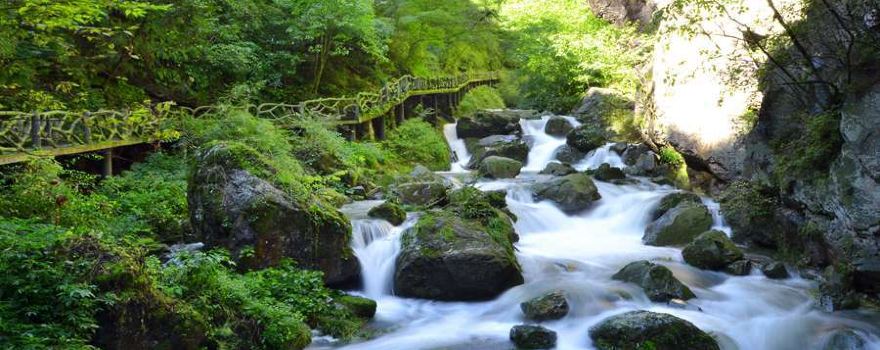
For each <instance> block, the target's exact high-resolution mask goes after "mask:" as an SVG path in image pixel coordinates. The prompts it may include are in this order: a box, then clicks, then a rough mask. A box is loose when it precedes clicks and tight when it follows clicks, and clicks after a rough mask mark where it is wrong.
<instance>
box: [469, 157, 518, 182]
mask: <svg viewBox="0 0 880 350" xmlns="http://www.w3.org/2000/svg"><path fill="white" fill-rule="evenodd" d="M522 167H523V163H522V162H520V161H517V160H513V159H510V158H505V157H498V156H490V157H486V158H485V159H483V161H482V162H480V170H479V174H480V176H484V177H488V178H492V179H511V178H514V177H516V176H517V175H519V172H520V170H521V169H522Z"/></svg>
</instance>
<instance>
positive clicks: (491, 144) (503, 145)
mask: <svg viewBox="0 0 880 350" xmlns="http://www.w3.org/2000/svg"><path fill="white" fill-rule="evenodd" d="M468 150H469V151H470V152H471V160H470V162H468V164H467V167H468V168H469V169H474V168H476V167H478V166H479V165H480V164H482V162H483V159H486V158H488V157H491V156H499V157H505V158H510V159H515V160H518V161H520V162H523V163H525V162H526V161H527V160H528V158H529V146H528V145H527V144H526V143H525V142H524V141H523V140H522V139H520V138H519V137H516V136H509V135H493V136H489V137H485V138H483V139H480V140H479V141H477V142H476V143H472V144H471V146H470V147H468Z"/></svg>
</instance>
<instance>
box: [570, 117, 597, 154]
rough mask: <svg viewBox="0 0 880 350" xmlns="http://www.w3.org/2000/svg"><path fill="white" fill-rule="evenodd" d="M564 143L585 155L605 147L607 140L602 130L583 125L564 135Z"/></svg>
mask: <svg viewBox="0 0 880 350" xmlns="http://www.w3.org/2000/svg"><path fill="white" fill-rule="evenodd" d="M565 141H566V144H568V145H569V146H571V147H572V148H574V149H576V150H578V151H580V152H583V153H587V152H590V151H592V150H594V149H597V148H599V147H602V146H603V145H605V143H606V142H608V138H607V136H606V135H605V131H604V130H602V129H599V128H597V127H596V126H594V125H590V124H583V125H581V126H579V127H577V128H575V129H574V130H572V131H570V132H569V133H568V135H566V137H565Z"/></svg>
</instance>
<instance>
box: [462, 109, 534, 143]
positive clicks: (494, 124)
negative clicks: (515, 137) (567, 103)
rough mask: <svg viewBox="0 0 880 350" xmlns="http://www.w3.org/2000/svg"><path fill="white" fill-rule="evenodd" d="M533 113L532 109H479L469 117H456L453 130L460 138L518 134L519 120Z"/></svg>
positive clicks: (531, 115) (532, 115)
mask: <svg viewBox="0 0 880 350" xmlns="http://www.w3.org/2000/svg"><path fill="white" fill-rule="evenodd" d="M535 115H537V112H534V111H515V110H481V111H477V112H475V113H474V114H473V115H472V116H471V117H469V118H460V119H458V123H457V124H456V126H455V131H456V132H457V133H458V137H460V138H468V137H476V138H481V137H486V136H491V135H508V134H518V133H521V132H522V130H521V128H520V125H519V120H520V119H522V118H529V117H534V116H535Z"/></svg>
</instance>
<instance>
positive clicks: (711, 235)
mask: <svg viewBox="0 0 880 350" xmlns="http://www.w3.org/2000/svg"><path fill="white" fill-rule="evenodd" d="M681 255H682V257H683V258H684V261H685V262H686V263H688V264H690V265H691V266H694V267H698V268H701V269H705V270H721V269H724V268H725V267H726V266H727V265H730V264H732V263H733V262H735V261H737V260H741V259H742V258H743V252H742V250H740V249H739V247H737V246H736V244H733V241H731V240H730V238H728V237H727V234H725V233H724V232H721V231H717V230H712V231H707V232H703V233H701V234H700V235H699V236H697V238H696V239H694V241H693V242H691V243H688V245H686V246H685V247H684V250H682V251H681Z"/></svg>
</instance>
